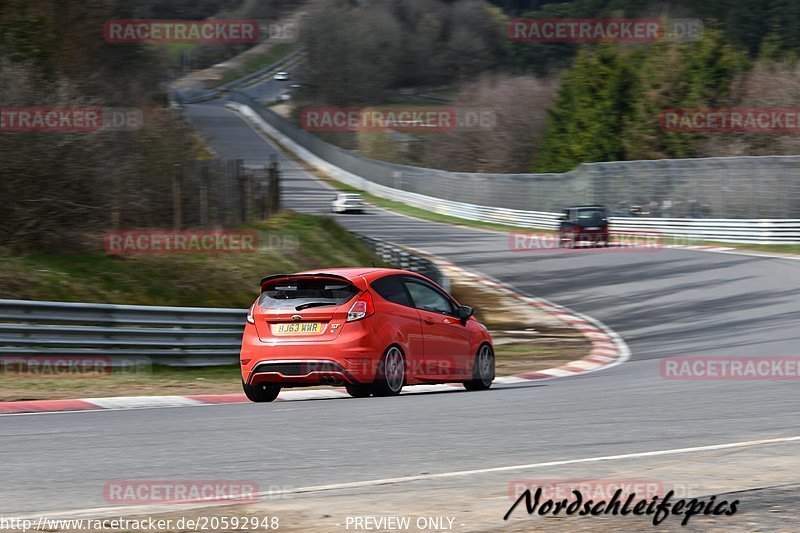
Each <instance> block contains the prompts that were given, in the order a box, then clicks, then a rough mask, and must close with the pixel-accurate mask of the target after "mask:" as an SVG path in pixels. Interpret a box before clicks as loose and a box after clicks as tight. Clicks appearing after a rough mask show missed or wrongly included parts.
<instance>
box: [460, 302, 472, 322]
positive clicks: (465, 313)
mask: <svg viewBox="0 0 800 533" xmlns="http://www.w3.org/2000/svg"><path fill="white" fill-rule="evenodd" d="M474 314H475V310H474V309H473V308H471V307H470V306H468V305H462V306H460V307H459V308H458V309H457V310H456V315H457V316H458V318H459V319H461V322H463V323H465V324H466V322H467V319H468V318H469V317H471V316H472V315H474Z"/></svg>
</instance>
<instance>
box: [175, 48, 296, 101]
mask: <svg viewBox="0 0 800 533" xmlns="http://www.w3.org/2000/svg"><path fill="white" fill-rule="evenodd" d="M304 51H305V50H304V49H303V48H302V47H301V48H298V49H297V50H295V51H294V52H292V53H290V54H288V55H286V56H284V57H282V58H280V59H279V60H277V61H275V62H274V63H272V64H270V65H267V66H266V67H264V68H261V69H259V70H257V71H255V72H252V73H250V74H248V75H246V76H244V77H241V78H238V79H236V80H233V81H231V82H228V83H226V84H225V85H221V86H219V87H215V88H213V89H181V90H174V91H172V92H171V93H170V100H171V101H173V102H174V103H176V104H178V105H185V104H198V103H200V102H206V101H208V100H213V99H214V98H217V97H218V96H220V95H221V94H223V93H224V92H226V91H231V90H234V89H238V88H240V87H242V86H244V85H246V84H247V83H249V82H251V81H253V80H255V79H258V78H260V77H261V76H265V75H267V74H269V72H271V71H273V70H275V69H277V68H280V67H282V66H283V65H285V64H286V63H289V62H290V61H292V60H294V59H296V58H297V57H298V56H299V55H300V54H302V53H303V52H304Z"/></svg>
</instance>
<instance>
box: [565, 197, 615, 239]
mask: <svg viewBox="0 0 800 533" xmlns="http://www.w3.org/2000/svg"><path fill="white" fill-rule="evenodd" d="M558 231H559V244H560V245H561V246H563V247H568V248H573V247H575V246H581V245H583V244H590V245H593V246H608V245H609V236H608V211H607V210H606V208H605V207H604V206H602V205H578V206H573V207H568V208H566V209H564V214H563V215H561V224H560V226H559V229H558Z"/></svg>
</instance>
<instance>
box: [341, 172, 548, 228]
mask: <svg viewBox="0 0 800 533" xmlns="http://www.w3.org/2000/svg"><path fill="white" fill-rule="evenodd" d="M327 182H328V183H329V184H330V185H331V186H332V187H335V188H336V189H338V190H340V191H343V192H353V193H359V194H360V195H361V196H363V197H364V200H366V201H368V202H370V203H371V204H374V205H377V206H378V207H383V208H386V209H389V210H392V211H395V212H397V213H402V214H404V215H408V216H412V217H415V218H421V219H423V220H430V221H432V222H442V223H445V224H451V225H454V226H467V227H472V228H480V229H489V230H495V231H507V232H512V231H524V232H526V233H530V232H536V233H548V234H549V233H554V231H553V230H548V229H536V228H522V227H519V226H509V225H506V224H495V223H493V222H480V221H476V220H466V219H463V218H458V217H452V216H450V215H442V214H440V213H434V212H432V211H427V210H425V209H420V208H418V207H412V206H410V205H406V204H404V203H402V202H396V201H394V200H387V199H385V198H380V197H379V196H375V195H373V194H370V193H368V192H366V191H362V190H361V189H357V188H355V187H351V186H350V185H347V184H344V183H342V182H340V181H336V180H332V179H327Z"/></svg>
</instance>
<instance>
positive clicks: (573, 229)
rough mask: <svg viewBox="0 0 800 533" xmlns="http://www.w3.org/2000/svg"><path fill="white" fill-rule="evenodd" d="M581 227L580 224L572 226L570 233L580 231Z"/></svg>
mask: <svg viewBox="0 0 800 533" xmlns="http://www.w3.org/2000/svg"><path fill="white" fill-rule="evenodd" d="M582 229H583V228H581V227H580V226H572V233H580V232H581V230H582Z"/></svg>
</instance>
